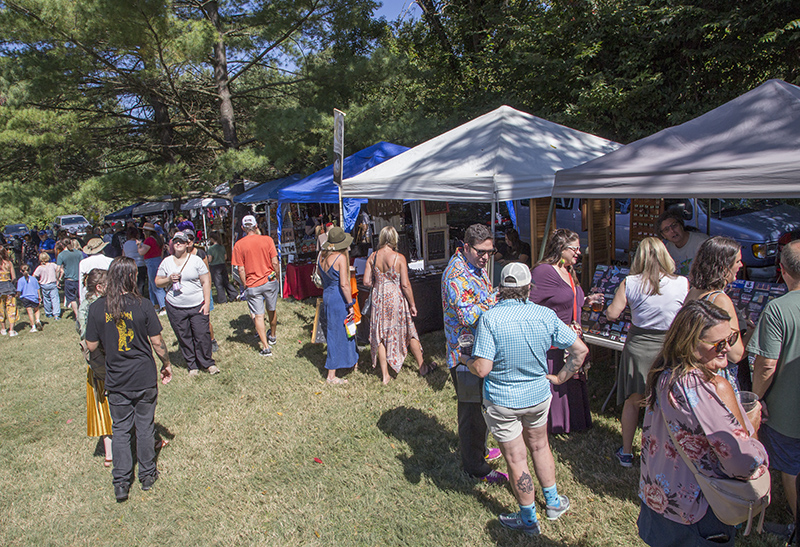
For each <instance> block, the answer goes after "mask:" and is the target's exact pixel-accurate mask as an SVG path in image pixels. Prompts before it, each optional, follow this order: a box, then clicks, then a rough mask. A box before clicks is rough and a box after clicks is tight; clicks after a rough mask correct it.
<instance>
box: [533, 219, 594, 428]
mask: <svg viewBox="0 0 800 547" xmlns="http://www.w3.org/2000/svg"><path fill="white" fill-rule="evenodd" d="M580 256H581V247H580V239H579V237H578V234H576V233H575V232H573V231H572V230H567V229H566V228H560V229H558V230H556V231H555V232H553V235H552V236H550V239H549V240H548V241H547V245H546V246H545V249H544V258H542V260H541V262H539V263H538V264H537V265H536V267H535V268H533V270H532V271H531V294H530V299H531V300H532V301H533V302H535V303H536V304H540V305H542V306H545V307H547V308H550V309H551V310H553V311H554V312H556V315H557V316H558V318H559V319H561V320H562V321H563V322H564V323H566V324H567V325H570V326H571V327H572V328H573V329H574V330H575V331H576V332H577V333H578V334H579V335H580V334H582V332H581V327H580V314H581V312H580V310H581V308H582V307H583V306H584V305H591V304H592V303H593V302H597V301H599V302H602V301H603V295H602V294H593V295H591V296H589V297H588V298H587V297H586V296H585V295H584V293H583V289H582V288H581V286H580V284H579V283H578V278H577V276H576V275H575V264H577V263H578V260H579V259H580ZM563 366H564V350H560V349H551V350H550V351H548V352H547V368H548V372H549V373H550V374H556V375H557V374H558V372H559V371H560V370H561V368H562V367H563ZM551 389H552V391H553V400H552V402H551V403H550V414H549V416H548V418H547V431H548V433H552V434H558V433H570V432H573V431H580V430H582V429H587V428H589V427H591V426H592V416H591V413H590V412H589V391H588V389H587V386H586V374H584V373H583V372H579V373H578V374H576V375H575V376H574V377H573V378H572V379H570V380H567V381H566V382H565V383H563V384H561V385H559V386H552V387H551Z"/></svg>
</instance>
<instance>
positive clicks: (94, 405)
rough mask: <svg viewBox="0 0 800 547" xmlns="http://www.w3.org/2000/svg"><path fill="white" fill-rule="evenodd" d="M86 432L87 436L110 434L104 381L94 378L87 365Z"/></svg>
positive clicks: (109, 415)
mask: <svg viewBox="0 0 800 547" xmlns="http://www.w3.org/2000/svg"><path fill="white" fill-rule="evenodd" d="M86 434H87V435H88V436H89V437H101V436H103V435H111V413H109V411H108V399H106V383H105V381H103V380H98V379H97V378H95V377H94V374H93V373H92V367H89V366H87V367H86Z"/></svg>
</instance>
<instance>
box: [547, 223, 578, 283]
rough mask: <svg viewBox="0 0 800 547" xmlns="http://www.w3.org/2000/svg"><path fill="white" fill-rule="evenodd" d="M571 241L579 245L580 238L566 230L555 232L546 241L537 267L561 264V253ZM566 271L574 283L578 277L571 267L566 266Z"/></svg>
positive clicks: (560, 229)
mask: <svg viewBox="0 0 800 547" xmlns="http://www.w3.org/2000/svg"><path fill="white" fill-rule="evenodd" d="M573 241H578V245H580V236H579V235H578V234H576V233H575V232H573V231H572V230H569V229H567V228H559V229H558V230H555V231H554V232H553V233H552V235H551V236H550V239H548V240H547V245H545V247H544V256H543V257H542V259H541V260H540V261H539V263H538V264H537V266H538V265H539V264H552V265H554V266H555V265H558V263H559V262H561V253H563V252H564V250H565V249H566V248H567V247H569V244H570V243H572V242H573ZM567 271H569V273H570V274H571V275H572V277H573V279H574V280H575V281H577V280H578V276H577V275H576V274H575V271H574V269H573V268H572V266H568V267H567Z"/></svg>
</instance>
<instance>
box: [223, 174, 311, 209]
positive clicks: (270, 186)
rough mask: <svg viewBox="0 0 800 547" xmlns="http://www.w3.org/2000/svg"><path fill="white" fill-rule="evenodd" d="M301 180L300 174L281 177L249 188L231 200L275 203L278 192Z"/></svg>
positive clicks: (235, 201)
mask: <svg viewBox="0 0 800 547" xmlns="http://www.w3.org/2000/svg"><path fill="white" fill-rule="evenodd" d="M302 178H303V175H301V174H300V173H295V174H294V175H289V176H288V177H283V178H282V179H275V180H271V181H269V182H264V183H262V184H259V185H258V186H256V187H254V188H250V189H249V190H247V191H246V192H242V193H241V194H239V195H238V196H236V197H234V198H233V202H234V203H264V202H265V201H275V200H277V199H278V190H280V189H281V188H284V187H286V186H289V185H290V184H292V183H295V182H297V181H299V180H301V179H302Z"/></svg>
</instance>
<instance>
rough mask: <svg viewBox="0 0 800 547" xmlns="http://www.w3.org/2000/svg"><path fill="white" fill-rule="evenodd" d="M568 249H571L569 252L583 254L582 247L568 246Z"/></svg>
mask: <svg viewBox="0 0 800 547" xmlns="http://www.w3.org/2000/svg"><path fill="white" fill-rule="evenodd" d="M567 249H569V250H570V251H572V252H573V253H579V252H581V247H580V245H567Z"/></svg>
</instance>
